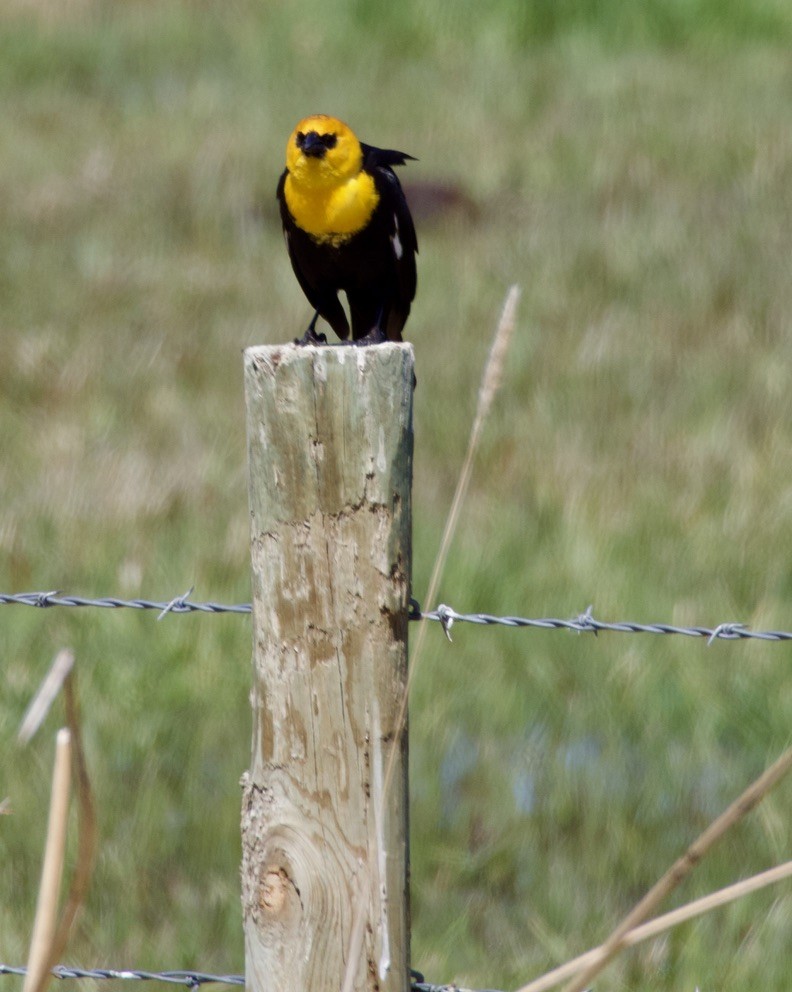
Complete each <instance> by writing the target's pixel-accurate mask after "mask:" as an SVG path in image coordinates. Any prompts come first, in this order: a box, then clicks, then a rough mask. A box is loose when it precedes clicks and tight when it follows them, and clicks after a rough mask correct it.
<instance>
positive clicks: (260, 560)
mask: <svg viewBox="0 0 792 992" xmlns="http://www.w3.org/2000/svg"><path fill="white" fill-rule="evenodd" d="M412 382H413V356H412V348H411V347H410V346H409V345H402V344H399V345H397V344H390V343H388V344H382V345H376V346H371V347H366V348H356V347H324V348H316V347H306V348H295V347H294V346H279V347H257V348H250V349H248V350H247V351H246V352H245V392H246V398H247V423H248V464H249V474H250V514H251V560H252V592H253V637H254V645H253V691H252V694H251V702H252V706H253V746H252V757H251V767H250V771H249V772H248V773H246V775H245V776H244V777H243V806H242V847H243V864H242V902H243V914H244V926H245V943H246V971H247V976H246V979H247V987H248V988H249V989H251V990H256V992H264V990H265V989H266V990H267V992H285V990H287V989H288V990H289V992H293V990H310V992H324V990H328V992H329V990H331V989H332V990H333V992H338V990H339V989H340V987H341V982H342V979H343V976H344V973H345V970H346V965H347V955H348V952H349V946H350V938H351V930H352V923H353V917H354V915H355V909H356V906H355V900H356V898H357V893H359V892H360V891H363V892H364V893H365V898H366V918H365V931H364V941H363V953H362V954H361V956H360V961H359V962H358V964H357V968H356V970H355V976H356V977H355V982H354V988H355V990H360V992H362V990H375V989H382V990H397V989H398V990H399V992H403V990H405V989H407V988H408V986H409V978H408V976H409V970H408V955H409V908H408V880H407V876H408V835H407V734H406V728H401V729H399V728H398V727H397V726H396V720H397V716H398V712H399V706H400V703H401V699H402V695H403V693H404V690H405V685H406V676H407V603H408V599H409V593H410V590H409V581H410V529H411V515H410V491H411V485H412V444H413V438H412ZM392 746H395V748H396V753H395V762H394V765H393V774H392V777H391V779H390V782H389V783H388V782H386V781H385V778H386V773H385V769H386V767H387V764H388V759H389V754H390V749H391V747H392Z"/></svg>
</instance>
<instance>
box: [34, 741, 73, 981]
mask: <svg viewBox="0 0 792 992" xmlns="http://www.w3.org/2000/svg"><path fill="white" fill-rule="evenodd" d="M70 769H71V734H70V732H69V731H68V729H67V728H66V727H62V728H61V729H60V730H59V731H58V733H57V736H56V738H55V768H54V771H53V775H52V795H51V798H50V812H49V823H48V825H47V841H46V845H45V848H44V865H43V867H42V869H41V885H40V886H39V894H38V901H37V904H36V918H35V922H34V924H33V935H32V937H31V939H30V953H29V954H28V964H27V974H26V976H25V982H24V985H23V986H22V992H42V990H43V989H44V988H45V987H46V985H47V982H48V980H49V974H48V973H49V969H50V968H51V966H52V965H51V954H52V941H53V938H54V936H55V931H56V921H57V916H58V894H59V892H60V884H61V878H62V877H63V861H64V855H65V851H66V825H67V820H68V816H69V785H70V778H71V775H70Z"/></svg>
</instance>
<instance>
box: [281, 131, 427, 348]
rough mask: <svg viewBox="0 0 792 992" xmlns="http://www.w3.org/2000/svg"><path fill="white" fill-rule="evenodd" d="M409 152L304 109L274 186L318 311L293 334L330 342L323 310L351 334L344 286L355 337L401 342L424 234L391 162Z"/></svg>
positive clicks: (297, 264) (295, 264) (300, 275)
mask: <svg viewBox="0 0 792 992" xmlns="http://www.w3.org/2000/svg"><path fill="white" fill-rule="evenodd" d="M408 159H412V156H411V155H405V154H404V153H403V152H396V151H387V150H385V149H382V148H373V147H372V146H371V145H365V144H363V142H361V141H358V139H357V138H356V137H355V135H354V134H353V133H352V131H351V129H350V128H349V127H347V125H346V124H344V123H343V122H342V121H339V120H336V118H335V117H327V116H325V115H324V114H316V115H315V116H312V117H306V118H305V119H304V120H301V121H300V123H299V124H298V125H297V127H296V128H295V129H294V131H293V132H292V134H291V137H290V138H289V143H288V145H287V146H286V170H285V171H284V173H283V175H282V176H281V178H280V182H279V183H278V194H277V195H278V200H279V202H280V211H281V219H282V221H283V233H284V235H285V237H286V245H287V247H288V249H289V258H290V259H291V264H292V268H293V269H294V274H295V275H296V276H297V281H298V282H299V283H300V286H302V289H303V292H304V293H305V295H306V296H307V297H308V302H309V303H310V304H311V306H312V307H313V308H314V310H315V311H316V313H315V314H314V316H313V319H312V320H311V323H310V324H309V325H308V330H307V331H306V332H305V335H304V336H303V337H302V338H301V339H300V340H298V341H296V342H295V343H297V344H314V343H317V342H323V343H326V342H327V338H326V337H325V336H324V334H318V333H317V331H316V321H317V319H318V318H319V317H323V318H324V319H325V320H326V321H327V322H328V324H330V326H331V327H332V328H333V330H334V331H335V332H336V334H337V335H338V336H339V337H340V338H342V339H346V338H348V337H349V330H350V320H348V319H347V315H346V313H345V312H344V308H343V307H342V306H341V303H340V302H339V299H338V291H339V290H343V291H344V292H345V293H346V297H347V302H348V303H349V315H350V319H351V324H352V340H353V341H354V342H355V343H356V344H373V343H376V342H379V341H385V340H390V341H401V339H402V336H401V332H402V328H403V327H404V324H405V321H406V320H407V317H408V315H409V313H410V304H411V303H412V300H413V297H414V296H415V255H416V253H417V251H418V242H417V240H416V237H415V228H414V226H413V222H412V217H411V216H410V211H409V209H408V207H407V201H406V200H405V198H404V192H403V191H402V188H401V185H400V184H399V180H398V179H397V178H396V173H395V172H394V171H393V168H392V167H393V166H394V165H405V164H406V162H407V160H408Z"/></svg>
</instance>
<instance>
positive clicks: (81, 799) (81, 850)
mask: <svg viewBox="0 0 792 992" xmlns="http://www.w3.org/2000/svg"><path fill="white" fill-rule="evenodd" d="M63 691H64V696H65V701H66V722H67V723H68V725H69V730H70V731H71V737H72V750H73V753H74V776H75V779H76V783H75V786H76V792H77V808H78V811H79V830H78V837H77V863H76V864H75V866H74V872H73V874H72V880H71V885H70V886H69V894H68V896H67V897H66V903H65V905H64V907H63V912H62V913H61V918H60V922H59V924H58V929H57V930H56V932H55V936H54V937H53V939H52V948H51V954H50V967H52V966H53V965H54V964H55V963H56V962H57V960H58V958H59V957H60V956H61V955H62V954H63V951H64V950H65V948H66V943H67V941H68V939H69V934H70V933H71V928H72V925H73V924H74V921H75V919H76V918H77V914H78V913H79V911H80V907H81V906H82V904H83V903H84V902H85V897H86V895H87V894H88V886H89V885H90V882H91V875H92V874H93V866H94V858H95V855H96V837H97V828H96V811H95V808H94V801H93V791H92V789H91V780H90V778H89V777H88V766H87V764H86V761H85V751H84V750H83V744H82V732H81V721H80V710H79V706H78V703H77V673H76V671H72V672H70V673H69V675H68V676H67V678H66V681H65V683H64V686H63Z"/></svg>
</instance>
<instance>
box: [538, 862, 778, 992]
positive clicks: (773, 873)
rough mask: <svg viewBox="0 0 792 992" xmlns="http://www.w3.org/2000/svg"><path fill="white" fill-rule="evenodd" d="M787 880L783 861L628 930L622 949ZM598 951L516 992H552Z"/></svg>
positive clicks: (599, 949) (586, 954) (556, 969)
mask: <svg viewBox="0 0 792 992" xmlns="http://www.w3.org/2000/svg"><path fill="white" fill-rule="evenodd" d="M790 877H792V861H786V862H784V864H782V865H777V866H776V867H775V868H770V869H769V870H768V871H763V872H761V873H760V874H759V875H752V876H751V877H750V878H745V879H743V880H742V881H740V882H735V883H734V885H729V886H727V887H726V888H724V889H718V891H717V892H711V893H710V894H709V895H708V896H702V898H701V899H696V900H695V901H694V902H689V903H687V904H686V905H685V906H680V907H679V909H674V910H672V911H671V912H670V913H665V914H664V915H663V916H658V917H657V918H656V919H654V920H650V921H649V922H648V923H644V924H642V925H641V926H639V927H636V928H635V930H630V932H629V933H628V934H626V936H625V938H624V945H625V947H634V946H635V945H636V944H640V943H641V942H642V941H644V940H650V939H651V938H652V937H657V936H659V934H661V933H665V931H666V930H670V929H671V928H672V927H676V926H679V924H680V923H686V922H687V921H688V920H692V919H695V917H697V916H703V915H704V913H709V912H711V911H712V910H713V909H717V908H718V907H720V906H725V905H727V904H728V903H730V902H736V900H737V899H742V898H743V897H744V896H747V895H749V894H750V893H751V892H757V891H758V890H759V889H764V888H766V887H767V886H768V885H774V884H775V883H776V882H781V881H783V880H784V879H786V878H790ZM602 950H603V948H602V947H595V948H593V949H592V950H590V951H586V953H585V954H581V955H580V956H579V957H576V958H573V959H572V960H571V961H567V962H566V964H562V965H561V966H560V967H559V968H555V969H554V970H553V971H548V972H547V973H546V974H545V975H542V977H541V978H537V979H536V981H533V982H529V983H528V984H527V985H524V986H523V987H522V988H521V989H519V990H518V992H547V990H548V989H552V988H554V987H555V986H556V985H558V984H559V983H560V982H563V981H564V980H565V979H567V978H571V977H572V975H576V974H577V973H578V972H579V971H580V970H581V969H582V968H585V967H586V966H587V965H589V964H593V963H594V962H595V961H598V960H599V958H600V955H601V953H602Z"/></svg>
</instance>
